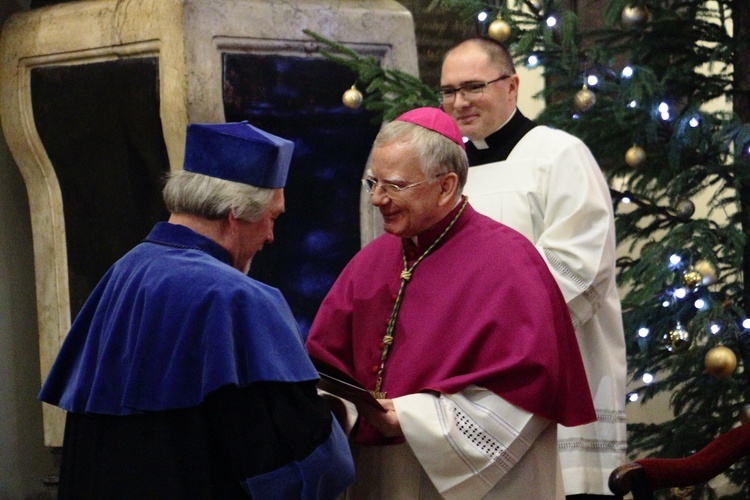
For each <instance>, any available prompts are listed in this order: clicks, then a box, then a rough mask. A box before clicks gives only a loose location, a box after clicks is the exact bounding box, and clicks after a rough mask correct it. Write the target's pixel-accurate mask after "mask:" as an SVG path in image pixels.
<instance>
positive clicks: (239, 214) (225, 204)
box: [162, 170, 274, 222]
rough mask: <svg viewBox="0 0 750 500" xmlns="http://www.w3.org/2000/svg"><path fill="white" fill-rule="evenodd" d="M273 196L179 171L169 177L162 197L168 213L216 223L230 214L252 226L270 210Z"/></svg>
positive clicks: (269, 190) (256, 189) (241, 185)
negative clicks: (191, 216)
mask: <svg viewBox="0 0 750 500" xmlns="http://www.w3.org/2000/svg"><path fill="white" fill-rule="evenodd" d="M273 192H274V190H273V189H266V188H259V187H255V186H251V185H249V184H242V183H240V182H233V181H227V180H224V179H218V178H216V177H210V176H207V175H203V174H197V173H195V172H188V171H185V170H178V171H176V172H172V173H171V174H170V175H169V178H168V179H167V183H166V185H165V186H164V190H163V191H162V195H163V197H164V204H165V205H166V206H167V210H169V211H170V212H171V213H181V214H190V215H196V216H198V217H203V218H204V219H209V220H216V219H221V218H223V217H226V216H227V215H229V213H230V212H231V213H232V214H234V216H235V217H236V218H237V219H242V220H246V221H249V222H255V221H257V220H260V218H261V216H262V215H263V214H264V213H265V212H266V210H267V209H268V207H269V206H270V204H271V199H272V198H273Z"/></svg>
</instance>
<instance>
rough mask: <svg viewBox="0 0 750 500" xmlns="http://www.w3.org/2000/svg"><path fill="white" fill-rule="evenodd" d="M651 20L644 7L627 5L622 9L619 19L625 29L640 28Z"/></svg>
mask: <svg viewBox="0 0 750 500" xmlns="http://www.w3.org/2000/svg"><path fill="white" fill-rule="evenodd" d="M650 18H651V13H650V12H649V11H648V9H647V8H646V7H641V6H639V5H628V6H626V7H625V8H624V9H622V15H621V16H620V19H621V20H622V24H623V25H624V26H625V27H626V28H642V27H643V26H644V25H645V24H646V23H647V22H648V21H649V19H650Z"/></svg>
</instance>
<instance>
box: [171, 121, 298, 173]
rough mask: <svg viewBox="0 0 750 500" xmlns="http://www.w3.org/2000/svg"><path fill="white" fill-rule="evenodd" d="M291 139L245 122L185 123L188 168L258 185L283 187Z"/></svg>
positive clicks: (289, 157)
mask: <svg viewBox="0 0 750 500" xmlns="http://www.w3.org/2000/svg"><path fill="white" fill-rule="evenodd" d="M293 151H294V143H293V142H291V141H288V140H286V139H282V138H281V137H278V136H275V135H273V134H269V133H268V132H265V131H263V130H261V129H259V128H257V127H253V126H252V125H250V124H249V123H247V122H241V123H217V124H201V123H194V124H190V125H188V127H187V138H186V140H185V162H184V164H183V168H184V169H185V170H187V171H188V172H195V173H197V174H203V175H208V176H210V177H217V178H219V179H224V180H227V181H234V182H241V183H243V184H250V185H252V186H255V187H260V188H283V187H284V185H285V184H286V176H287V173H288V172H289V163H290V162H291V160H292V152H293Z"/></svg>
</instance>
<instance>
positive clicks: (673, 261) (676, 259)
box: [669, 254, 682, 266]
mask: <svg viewBox="0 0 750 500" xmlns="http://www.w3.org/2000/svg"><path fill="white" fill-rule="evenodd" d="M680 262H682V257H680V256H679V255H677V254H672V255H670V256H669V263H670V264H672V265H673V266H676V265H677V264H679V263H680Z"/></svg>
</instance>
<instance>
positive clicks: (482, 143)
mask: <svg viewBox="0 0 750 500" xmlns="http://www.w3.org/2000/svg"><path fill="white" fill-rule="evenodd" d="M517 112H518V108H516V109H514V110H513V114H511V115H510V116H509V117H508V119H507V120H505V122H504V123H503V124H502V125H500V126H499V127H498V128H497V130H500V129H501V128H503V127H504V126H506V125H507V124H508V122H509V121H511V120H512V119H513V117H514V116H516V113H517ZM497 130H495V132H497ZM495 132H492V134H494V133H495ZM492 134H490V135H492ZM487 137H489V136H487ZM487 137H485V138H484V139H477V140H476V141H471V143H472V144H473V145H474V147H475V148H477V149H490V145H489V144H487V141H486V139H487Z"/></svg>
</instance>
